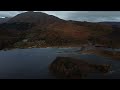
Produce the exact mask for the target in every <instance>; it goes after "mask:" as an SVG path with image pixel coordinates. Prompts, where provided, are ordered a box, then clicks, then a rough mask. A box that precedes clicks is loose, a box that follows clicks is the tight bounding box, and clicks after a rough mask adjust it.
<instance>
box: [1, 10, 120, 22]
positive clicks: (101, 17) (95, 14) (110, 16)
mask: <svg viewBox="0 0 120 90" xmlns="http://www.w3.org/2000/svg"><path fill="white" fill-rule="evenodd" d="M22 12H25V11H0V17H13V16H15V15H17V14H19V13H22ZM42 12H45V13H47V14H51V15H55V16H57V17H59V18H61V19H65V20H76V21H91V22H99V21H120V11H42Z"/></svg>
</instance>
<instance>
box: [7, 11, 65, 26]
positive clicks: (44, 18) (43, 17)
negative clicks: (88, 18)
mask: <svg viewBox="0 0 120 90" xmlns="http://www.w3.org/2000/svg"><path fill="white" fill-rule="evenodd" d="M56 21H57V22H58V21H63V20H62V19H60V18H58V17H56V16H53V15H48V14H46V13H43V12H34V11H28V12H23V13H20V14H18V15H16V16H15V17H13V18H12V19H10V20H9V22H8V23H15V22H26V23H36V24H45V23H53V22H56Z"/></svg>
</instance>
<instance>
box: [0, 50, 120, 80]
mask: <svg viewBox="0 0 120 90" xmlns="http://www.w3.org/2000/svg"><path fill="white" fill-rule="evenodd" d="M77 50H80V48H33V49H14V50H8V51H0V79H55V78H56V77H55V76H53V75H52V74H51V73H50V72H49V69H48V67H49V65H50V64H51V62H52V61H54V60H55V58H56V57H58V56H65V57H74V58H82V59H87V60H88V59H89V60H88V62H89V63H96V64H97V63H98V64H101V63H104V64H105V63H107V64H108V63H109V64H112V69H111V70H112V71H111V72H109V73H108V74H107V75H106V76H103V75H100V74H97V73H96V74H90V75H89V76H88V77H87V78H93V79H97V78H108V79H109V78H110V79H113V78H117V79H118V78H119V79H120V61H115V60H111V59H110V58H105V57H100V56H96V55H87V54H84V55H81V54H80V53H79V52H76V51H77Z"/></svg>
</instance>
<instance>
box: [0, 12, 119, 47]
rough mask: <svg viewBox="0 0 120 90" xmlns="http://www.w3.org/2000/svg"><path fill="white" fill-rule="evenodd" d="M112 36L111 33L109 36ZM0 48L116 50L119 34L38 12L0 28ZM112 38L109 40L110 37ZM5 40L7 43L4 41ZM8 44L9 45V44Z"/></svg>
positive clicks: (13, 20) (107, 27)
mask: <svg viewBox="0 0 120 90" xmlns="http://www.w3.org/2000/svg"><path fill="white" fill-rule="evenodd" d="M113 32H114V33H113ZM0 34H1V36H0V39H1V44H0V45H1V48H0V49H3V48H8V46H10V47H11V48H14V47H20V48H21V47H22V48H23V47H25V48H26V47H32V46H34V47H42V46H43V47H44V46H62V45H64V46H65V45H69V46H70V45H81V44H88V43H89V42H91V43H93V44H104V45H107V46H110V45H111V44H112V43H111V42H112V41H115V42H114V45H117V46H119V42H118V40H119V39H116V38H120V36H119V35H118V34H120V32H118V30H117V29H116V28H113V27H112V26H111V25H106V24H103V23H102V24H101V23H91V22H79V21H66V20H62V19H60V18H58V17H55V16H53V15H48V14H45V13H42V12H24V13H21V14H18V15H16V16H15V17H13V18H11V19H10V20H8V21H7V22H6V23H3V24H0ZM114 36H115V37H116V38H113V37H114ZM6 38H7V39H6ZM10 42H11V43H10ZM3 46H4V47H3Z"/></svg>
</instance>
